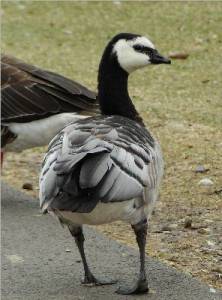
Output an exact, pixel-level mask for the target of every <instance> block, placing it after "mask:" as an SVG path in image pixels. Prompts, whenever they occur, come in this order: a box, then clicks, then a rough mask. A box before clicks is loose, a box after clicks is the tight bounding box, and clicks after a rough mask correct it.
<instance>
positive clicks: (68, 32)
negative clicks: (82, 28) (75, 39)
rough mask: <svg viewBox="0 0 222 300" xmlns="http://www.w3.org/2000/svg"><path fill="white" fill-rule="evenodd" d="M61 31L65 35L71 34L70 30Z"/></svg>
mask: <svg viewBox="0 0 222 300" xmlns="http://www.w3.org/2000/svg"><path fill="white" fill-rule="evenodd" d="M63 32H64V33H65V34H67V35H71V34H72V31H71V30H63Z"/></svg>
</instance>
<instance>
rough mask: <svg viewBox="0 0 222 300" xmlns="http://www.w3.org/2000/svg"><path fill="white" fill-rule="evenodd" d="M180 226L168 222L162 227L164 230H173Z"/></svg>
mask: <svg viewBox="0 0 222 300" xmlns="http://www.w3.org/2000/svg"><path fill="white" fill-rule="evenodd" d="M177 227H178V225H177V224H168V225H164V226H163V227H162V231H172V230H174V229H176V228H177Z"/></svg>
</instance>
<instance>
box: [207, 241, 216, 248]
mask: <svg viewBox="0 0 222 300" xmlns="http://www.w3.org/2000/svg"><path fill="white" fill-rule="evenodd" d="M207 245H208V246H210V247H214V246H215V243H214V242H212V241H207Z"/></svg>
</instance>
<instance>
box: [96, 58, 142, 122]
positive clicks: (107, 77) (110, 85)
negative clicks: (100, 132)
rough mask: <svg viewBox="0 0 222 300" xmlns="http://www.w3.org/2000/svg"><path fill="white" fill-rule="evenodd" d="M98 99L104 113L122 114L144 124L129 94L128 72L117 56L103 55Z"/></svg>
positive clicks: (99, 75)
mask: <svg viewBox="0 0 222 300" xmlns="http://www.w3.org/2000/svg"><path fill="white" fill-rule="evenodd" d="M98 100H99V104H100V109H101V112H102V114H105V115H120V116H124V117H127V118H129V119H132V120H134V121H136V122H139V123H140V124H142V125H144V124H143V121H142V118H141V117H140V116H139V114H138V112H137V110H136V108H135V106H134V105H133V103H132V100H131V99H130V96H129V94H128V73H127V72H126V71H124V70H123V69H122V68H121V67H120V66H119V64H118V62H117V59H116V57H114V56H113V57H112V58H110V57H105V55H104V56H103V58H102V60H101V63H100V66H99V74H98Z"/></svg>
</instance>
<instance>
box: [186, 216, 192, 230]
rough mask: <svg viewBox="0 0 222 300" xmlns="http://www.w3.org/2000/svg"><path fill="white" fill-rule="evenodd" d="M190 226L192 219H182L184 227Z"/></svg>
mask: <svg viewBox="0 0 222 300" xmlns="http://www.w3.org/2000/svg"><path fill="white" fill-rule="evenodd" d="M191 227H192V219H191V218H189V217H187V218H186V219H185V221H184V228H191Z"/></svg>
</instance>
